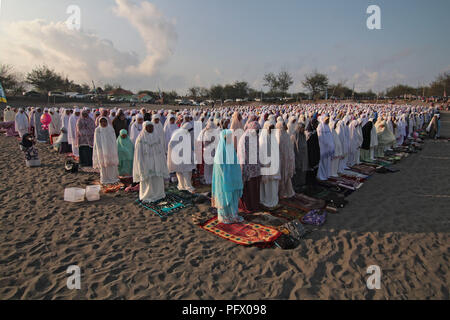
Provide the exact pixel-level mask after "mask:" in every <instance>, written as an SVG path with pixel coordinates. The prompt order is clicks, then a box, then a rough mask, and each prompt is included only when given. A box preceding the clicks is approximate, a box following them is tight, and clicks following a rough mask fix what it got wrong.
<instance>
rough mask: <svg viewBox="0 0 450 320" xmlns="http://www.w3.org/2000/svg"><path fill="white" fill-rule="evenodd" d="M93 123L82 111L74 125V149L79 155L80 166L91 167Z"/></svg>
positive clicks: (85, 112) (86, 113)
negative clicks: (76, 149)
mask: <svg viewBox="0 0 450 320" xmlns="http://www.w3.org/2000/svg"><path fill="white" fill-rule="evenodd" d="M94 134H95V121H94V120H92V118H91V117H89V113H88V112H87V111H86V110H84V111H83V113H82V114H81V117H80V119H78V121H77V125H76V136H75V144H74V146H75V148H78V150H79V153H80V166H81V167H92V152H93V147H94Z"/></svg>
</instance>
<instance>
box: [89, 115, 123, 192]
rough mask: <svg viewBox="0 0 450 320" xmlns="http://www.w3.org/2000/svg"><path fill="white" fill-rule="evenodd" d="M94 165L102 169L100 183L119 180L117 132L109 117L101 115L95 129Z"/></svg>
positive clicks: (111, 182)
mask: <svg viewBox="0 0 450 320" xmlns="http://www.w3.org/2000/svg"><path fill="white" fill-rule="evenodd" d="M93 165H94V166H93V167H94V169H99V170H100V183H101V184H102V185H110V184H116V183H117V182H119V178H118V173H119V172H118V165H119V156H118V151H117V141H116V134H115V132H114V129H113V127H112V126H110V125H109V124H108V118H106V117H101V118H100V120H99V126H98V127H97V129H95V134H94V149H93Z"/></svg>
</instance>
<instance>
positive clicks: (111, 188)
mask: <svg viewBox="0 0 450 320" xmlns="http://www.w3.org/2000/svg"><path fill="white" fill-rule="evenodd" d="M124 188H125V185H124V184H123V183H121V182H118V183H115V184H110V185H102V192H103V193H116V192H119V191H120V190H122V189H124Z"/></svg>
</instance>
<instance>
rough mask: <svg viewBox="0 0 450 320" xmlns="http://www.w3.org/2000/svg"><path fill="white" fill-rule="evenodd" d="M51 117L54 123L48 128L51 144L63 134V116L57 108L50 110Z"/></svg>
mask: <svg viewBox="0 0 450 320" xmlns="http://www.w3.org/2000/svg"><path fill="white" fill-rule="evenodd" d="M50 116H51V117H52V122H50V125H49V126H48V133H49V135H50V144H52V145H53V142H54V141H56V139H57V137H58V136H59V134H60V132H61V116H60V115H59V113H58V110H57V109H56V108H53V109H50Z"/></svg>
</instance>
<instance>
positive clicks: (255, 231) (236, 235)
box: [201, 217, 281, 248]
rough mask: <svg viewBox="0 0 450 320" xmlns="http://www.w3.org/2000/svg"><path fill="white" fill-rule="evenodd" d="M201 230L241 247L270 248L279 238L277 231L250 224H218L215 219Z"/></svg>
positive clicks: (279, 233)
mask: <svg viewBox="0 0 450 320" xmlns="http://www.w3.org/2000/svg"><path fill="white" fill-rule="evenodd" d="M201 228H202V229H204V230H206V231H209V232H211V233H213V234H215V235H216V236H219V237H221V238H223V239H225V240H229V241H231V242H234V243H236V244H240V245H242V246H257V247H263V248H267V247H271V246H272V245H273V243H274V241H275V240H277V239H278V238H279V237H280V236H281V232H279V231H278V230H275V229H273V228H270V227H266V226H263V225H260V224H256V223H251V222H243V223H237V224H223V223H219V220H218V219H217V217H215V218H213V219H211V220H209V221H208V222H207V223H205V224H204V225H203V226H201Z"/></svg>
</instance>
